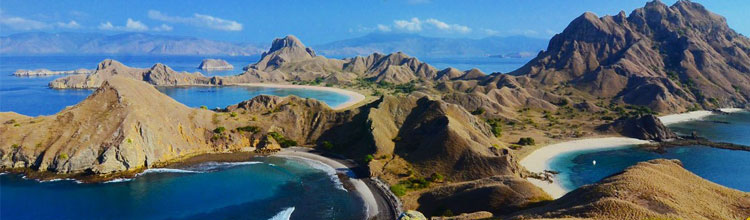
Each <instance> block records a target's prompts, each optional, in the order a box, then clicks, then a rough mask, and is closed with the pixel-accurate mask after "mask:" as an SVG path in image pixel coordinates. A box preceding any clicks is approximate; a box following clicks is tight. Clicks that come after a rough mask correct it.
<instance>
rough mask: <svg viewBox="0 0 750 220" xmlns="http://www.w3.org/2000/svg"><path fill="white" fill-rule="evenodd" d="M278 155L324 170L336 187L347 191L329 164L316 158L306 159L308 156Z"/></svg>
mask: <svg viewBox="0 0 750 220" xmlns="http://www.w3.org/2000/svg"><path fill="white" fill-rule="evenodd" d="M280 157H285V158H293V159H295V160H297V161H300V162H302V163H305V165H307V166H308V167H310V168H313V169H316V170H321V171H323V172H325V173H326V174H328V176H329V177H330V178H331V181H333V183H334V184H335V185H336V188H338V189H340V190H343V191H346V192H348V190H346V188H344V184H343V183H342V182H341V179H339V176H338V175H337V171H336V169H334V168H333V167H331V166H329V165H328V164H325V163H323V162H320V161H317V160H313V159H308V158H304V157H298V156H288V155H283V156H280Z"/></svg>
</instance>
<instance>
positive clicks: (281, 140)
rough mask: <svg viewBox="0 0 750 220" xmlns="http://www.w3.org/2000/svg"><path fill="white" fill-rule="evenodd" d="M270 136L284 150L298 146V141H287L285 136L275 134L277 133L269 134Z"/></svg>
mask: <svg viewBox="0 0 750 220" xmlns="http://www.w3.org/2000/svg"><path fill="white" fill-rule="evenodd" d="M268 136H271V137H272V138H273V139H274V140H276V142H278V143H279V145H281V147H283V148H287V147H292V146H297V141H294V140H291V139H287V138H286V137H284V135H281V134H279V133H278V132H275V131H274V132H269V133H268Z"/></svg>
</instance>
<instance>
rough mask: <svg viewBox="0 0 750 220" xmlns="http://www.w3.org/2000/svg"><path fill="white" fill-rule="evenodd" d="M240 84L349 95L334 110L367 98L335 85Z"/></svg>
mask: <svg viewBox="0 0 750 220" xmlns="http://www.w3.org/2000/svg"><path fill="white" fill-rule="evenodd" d="M236 85H238V86H254V87H269V88H295V89H309V90H318V91H329V92H335V93H339V94H343V95H345V96H347V97H349V100H347V101H346V102H343V103H341V104H339V105H337V106H331V108H332V109H334V110H340V109H344V108H347V107H349V106H352V105H354V104H357V103H359V102H361V101H362V100H365V96H364V95H362V94H359V93H357V92H354V91H349V90H346V89H339V88H333V87H323V86H310V85H290V84H273V83H240V84H236Z"/></svg>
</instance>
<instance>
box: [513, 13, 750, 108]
mask: <svg viewBox="0 0 750 220" xmlns="http://www.w3.org/2000/svg"><path fill="white" fill-rule="evenodd" d="M748 54H750V39H748V38H747V37H745V36H742V35H740V34H738V33H736V32H735V31H734V30H732V29H731V28H729V26H727V23H726V20H725V19H724V18H723V17H721V16H719V15H717V14H714V13H712V12H710V11H708V10H706V9H705V8H704V7H703V6H702V5H700V4H698V3H694V2H690V1H677V2H676V3H675V4H674V5H672V6H667V5H664V4H663V3H661V2H659V1H653V2H650V3H648V4H646V6H645V7H643V8H639V9H636V10H634V11H633V12H632V13H631V14H630V15H629V16H626V15H625V13H624V12H620V13H619V14H617V15H615V16H604V17H601V18H600V17H597V16H596V15H594V14H593V13H590V12H587V13H584V14H583V15H581V16H580V17H578V18H576V19H575V20H573V21H572V22H571V23H570V24H569V25H568V27H567V28H565V30H564V31H563V32H562V33H560V34H557V35H555V36H554V37H553V38H552V40H550V43H549V46H548V47H547V50H546V51H543V52H541V53H540V54H539V55H538V56H537V57H536V58H534V59H533V60H531V61H530V62H529V63H527V64H526V65H525V66H523V67H522V68H520V69H518V70H516V71H514V72H512V73H511V74H512V75H517V76H527V77H530V78H532V79H534V80H535V81H536V82H538V83H539V84H541V85H544V86H547V87H553V86H556V85H559V84H571V85H573V86H574V87H575V88H576V89H578V90H580V91H583V92H586V93H590V94H592V95H594V96H595V97H597V98H607V99H612V100H614V101H617V102H621V103H626V104H634V105H645V106H648V107H650V108H651V109H654V110H656V111H658V112H682V111H685V110H686V109H689V108H693V107H695V104H698V105H699V106H701V107H703V108H714V107H726V106H742V105H744V104H746V103H748V101H749V100H750V56H748Z"/></svg>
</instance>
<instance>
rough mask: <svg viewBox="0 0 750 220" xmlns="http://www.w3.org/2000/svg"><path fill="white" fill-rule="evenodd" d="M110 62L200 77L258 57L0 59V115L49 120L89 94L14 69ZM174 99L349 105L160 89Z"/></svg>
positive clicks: (329, 95)
mask: <svg viewBox="0 0 750 220" xmlns="http://www.w3.org/2000/svg"><path fill="white" fill-rule="evenodd" d="M107 58H113V59H115V60H118V61H120V62H122V63H123V64H125V65H128V66H132V67H139V68H147V67H151V66H152V65H153V64H154V63H156V62H161V63H164V64H166V65H168V66H170V67H171V68H173V69H175V70H177V71H190V72H198V71H200V72H202V73H203V74H204V75H208V76H214V75H234V74H238V73H240V72H241V71H242V67H243V66H245V65H246V64H247V63H251V62H255V61H256V60H257V58H258V57H221V58H223V59H225V60H227V61H228V62H230V63H231V64H232V65H234V66H235V70H231V71H218V72H213V71H212V72H207V71H202V70H199V69H196V67H197V66H198V64H200V62H201V60H202V59H203V57H191V56H177V57H154V56H121V57H118V56H114V57H112V56H38V57H0V111H14V112H17V113H20V114H24V115H31V116H38V115H52V114H55V113H57V112H59V111H60V110H62V109H63V108H65V107H66V106H70V105H75V104H76V103H78V102H80V101H82V100H83V99H85V98H86V97H87V96H88V95H90V94H91V92H93V90H87V89H73V90H57V89H50V88H48V87H47V84H48V83H49V82H50V81H52V80H54V79H56V78H59V77H62V76H48V77H15V76H12V74H13V72H15V71H16V70H17V69H38V68H47V69H51V70H73V69H78V68H88V69H93V68H95V67H96V65H97V64H98V63H99V62H101V61H102V60H104V59H107ZM160 90H161V91H162V92H164V93H166V94H167V95H169V96H171V97H172V98H174V99H175V100H177V101H179V102H182V103H183V104H185V105H188V106H191V107H200V106H202V105H205V106H207V107H209V108H216V107H219V108H224V107H226V106H228V105H233V104H237V103H239V102H241V101H244V100H248V99H251V98H252V97H255V96H257V95H260V94H265V95H275V96H288V95H296V96H299V97H303V98H314V99H318V100H320V101H323V102H325V103H326V104H328V105H329V106H332V107H335V106H337V105H340V104H341V103H344V102H346V101H348V100H349V97H347V96H345V95H342V94H339V93H335V92H330V91H318V90H307V89H298V88H283V89H282V88H264V87H213V88H211V87H179V88H160Z"/></svg>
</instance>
